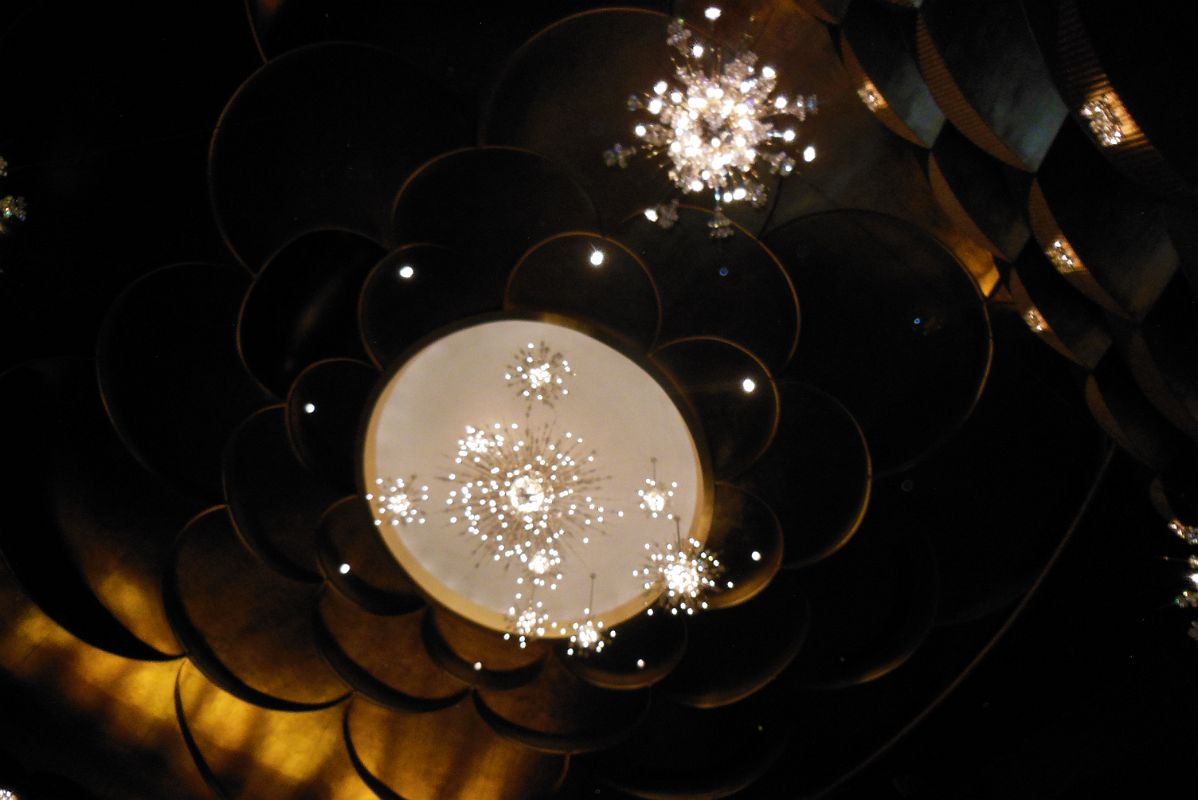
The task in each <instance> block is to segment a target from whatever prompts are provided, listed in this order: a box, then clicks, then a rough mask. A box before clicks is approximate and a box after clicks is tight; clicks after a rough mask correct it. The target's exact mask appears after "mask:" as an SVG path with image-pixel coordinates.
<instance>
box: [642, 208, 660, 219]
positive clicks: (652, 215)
mask: <svg viewBox="0 0 1198 800" xmlns="http://www.w3.org/2000/svg"><path fill="white" fill-rule="evenodd" d="M645 219H647V220H649V221H650V222H657V209H656V208H646V209H645Z"/></svg>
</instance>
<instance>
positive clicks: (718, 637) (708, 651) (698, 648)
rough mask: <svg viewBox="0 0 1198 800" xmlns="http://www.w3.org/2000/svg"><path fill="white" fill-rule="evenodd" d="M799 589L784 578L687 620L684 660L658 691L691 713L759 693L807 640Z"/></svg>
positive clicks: (794, 580) (808, 618)
mask: <svg viewBox="0 0 1198 800" xmlns="http://www.w3.org/2000/svg"><path fill="white" fill-rule="evenodd" d="M799 584H800V580H799V579H798V578H797V577H796V576H795V575H794V574H793V573H784V574H783V575H782V576H781V577H779V578H778V579H777V580H775V581H774V582H773V583H771V584H770V586H769V588H768V589H766V590H765V591H764V592H762V593H761V594H759V595H758V596H757V597H755V598H753V599H752V600H750V601H748V602H746V603H744V604H742V605H739V606H737V607H735V608H726V609H713V610H710V611H707V612H704V613H701V614H697V615H695V616H694V617H693V618H690V619H687V620H686V626H687V631H688V636H687V640H688V644H687V648H686V655H685V656H683V659H682V662H681V663H680V664H679V665H678V667H677V668H676V669H675V670H674V671H673V672H672V673H670V676H669V677H668V678H666V680H665V681H663V682H662V683H661V685H660V686H659V687H658V689H657V691H659V692H661V693H662V694H663V695H665V696H666V697H669V698H670V699H671V700H673V701H675V702H677V703H682V704H684V705H688V706H695V707H696V708H716V707H718V706H726V705H730V704H732V703H736V702H738V701H740V700H743V699H744V698H746V697H748V696H749V695H752V694H754V693H756V692H758V691H760V690H761V688H762V687H764V686H765V685H766V684H768V683H769V682H770V681H772V680H774V678H776V677H777V676H778V675H779V674H780V673H781V672H782V670H784V669H786V667H787V665H789V664H790V663H791V661H792V660H793V659H794V657H795V656H796V655H797V654H798V653H799V650H800V648H801V647H802V646H803V640H804V639H805V638H806V637H807V629H808V627H809V626H810V624H811V616H810V608H809V606H808V604H807V600H806V598H805V597H804V596H803V594H802V592H801V591H800V590H799ZM733 654H734V655H733ZM730 656H731V657H730Z"/></svg>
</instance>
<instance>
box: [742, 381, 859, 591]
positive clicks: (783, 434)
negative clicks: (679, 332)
mask: <svg viewBox="0 0 1198 800" xmlns="http://www.w3.org/2000/svg"><path fill="white" fill-rule="evenodd" d="M780 390H781V397H782V416H781V420H780V422H779V424H778V432H777V435H776V436H775V437H774V441H773V444H772V445H770V447H769V449H768V450H766V451H765V453H764V454H763V455H762V457H761V458H760V459H759V460H758V461H757V463H756V464H755V465H754V466H753V468H752V469H750V470H749V472H748V473H746V474H745V475H744V476H742V477H741V478H740V480H738V481H737V486H739V487H741V488H743V489H744V490H745V491H746V492H748V493H749V494H750V495H752V496H754V497H757V498H760V499H761V500H762V501H764V503H765V504H766V505H767V506H769V508H770V510H772V511H773V513H774V514H775V515H776V516H777V518H778V521H779V523H780V524H781V525H782V536H783V540H784V548H785V549H784V556H783V558H784V561H783V563H784V565H785V566H788V567H795V566H801V565H803V564H809V563H812V562H814V561H818V560H819V559H821V558H824V557H826V556H828V555H829V554H831V553H834V552H836V550H838V549H839V548H841V547H842V546H844V544H845V542H847V541H848V540H849V538H850V537H852V535H853V534H854V533H856V531H857V528H858V526H859V525H860V524H861V520H862V518H863V517H864V515H865V508H866V506H867V505H868V503H869V493H870V484H871V481H872V475H873V467H872V462H871V460H870V449H869V446H868V445H867V443H866V441H865V436H864V435H863V434H862V432H861V427H860V426H859V425H858V424H857V421H856V420H855V419H854V418H853V415H852V414H850V413H849V412H848V410H847V409H845V407H844V406H843V405H841V404H840V403H839V402H837V401H836V399H835V398H833V397H831V396H830V395H828V394H827V393H826V392H823V391H821V390H819V389H816V388H815V387H813V386H808V385H806V384H802V383H797V382H796V383H788V384H785V385H783V386H781V387H780Z"/></svg>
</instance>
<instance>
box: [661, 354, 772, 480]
mask: <svg viewBox="0 0 1198 800" xmlns="http://www.w3.org/2000/svg"><path fill="white" fill-rule="evenodd" d="M653 361H654V362H655V363H657V364H658V365H659V366H661V367H663V368H664V369H665V371H666V372H667V373H668V374H670V375H671V376H673V378H674V380H675V381H677V382H678V385H679V386H680V387H681V388H682V392H683V394H684V395H685V397H686V399H687V400H688V401H690V404H691V406H692V407H693V408H694V409H695V411H696V413H697V414H698V417H699V423H700V424H701V425H702V426H703V433H704V436H705V438H706V440H707V446H708V448H709V449H710V451H711V461H712V468H713V469H714V471H715V475H716V477H719V478H731V477H735V476H736V475H739V474H740V473H742V472H744V471H745V469H747V468H748V467H749V466H751V465H752V464H753V462H754V461H755V460H756V459H757V458H758V457H759V456H760V455H761V454H762V453H763V452H765V449H766V448H767V447H769V444H770V441H772V440H773V438H774V433H775V432H776V431H777V428H778V415H779V411H780V408H779V397H778V389H777V387H776V386H775V385H774V379H773V377H772V376H771V375H770V373H769V370H768V369H766V367H765V365H764V364H762V363H761V361H760V359H758V358H757V357H756V356H754V355H753V354H752V353H750V352H749V351H747V350H745V349H744V348H743V347H740V346H738V345H736V344H733V343H731V342H728V341H725V340H722V339H716V338H714V337H706V336H704V337H695V338H691V339H680V340H676V341H673V342H670V343H669V344H666V345H665V346H663V347H661V348H659V349H658V350H655V351H654V352H653Z"/></svg>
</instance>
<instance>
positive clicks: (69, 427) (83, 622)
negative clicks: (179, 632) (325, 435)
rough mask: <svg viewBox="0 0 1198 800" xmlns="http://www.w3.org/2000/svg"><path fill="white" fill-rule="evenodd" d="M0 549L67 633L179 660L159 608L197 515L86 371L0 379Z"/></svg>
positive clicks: (83, 364)
mask: <svg viewBox="0 0 1198 800" xmlns="http://www.w3.org/2000/svg"><path fill="white" fill-rule="evenodd" d="M0 419H3V420H4V421H5V422H4V443H5V444H4V449H5V453H6V456H7V458H9V459H10V462H11V463H13V464H19V465H20V468H19V469H12V470H9V474H8V476H7V477H6V479H5V480H4V484H3V487H4V488H3V498H4V499H5V500H6V502H5V508H6V509H8V511H7V513H6V517H7V520H6V522H5V524H4V525H3V526H0V550H2V551H3V558H4V559H5V560H6V561H7V562H8V564H9V566H10V567H11V568H12V570H13V571H14V572H15V573H16V574H17V576H18V578H19V579H20V581H21V585H22V586H23V587H24V589H25V591H26V592H27V593H28V594H29V596H30V597H31V598H32V599H33V600H34V601H35V602H36V603H37V604H38V605H39V606H40V607H41V608H42V609H43V610H44V611H45V613H46V614H48V615H49V616H50V617H51V618H53V619H54V620H55V621H56V622H57V623H58V624H60V625H62V626H63V627H64V628H66V629H67V630H68V631H70V632H71V633H72V634H74V635H75V636H78V637H79V638H80V639H82V640H83V641H86V642H88V643H89V644H92V645H94V646H97V647H102V648H104V649H106V650H108V651H110V652H113V653H118V654H121V655H125V656H129V657H133V658H161V657H162V655H163V654H177V653H179V652H181V648H180V646H179V643H178V641H176V639H175V636H174V633H173V632H172V631H171V628H170V625H169V623H168V622H167V619H166V614H165V610H164V607H163V601H162V579H161V576H162V571H163V568H164V567H165V565H166V564H168V563H169V562H170V552H171V543H172V542H173V541H174V538H175V533H176V532H177V531H178V529H179V528H180V527H181V526H182V525H183V524H184V523H186V522H187V520H188V519H189V518H190V516H191V515H192V514H193V513H194V511H193V510H192V509H191V507H190V502H189V501H185V500H183V499H182V498H181V497H180V496H178V495H177V494H175V493H174V492H173V491H171V489H170V488H169V487H167V486H166V485H165V484H164V483H163V482H162V481H161V480H159V479H158V478H156V477H154V476H153V475H151V474H149V473H147V472H146V470H145V468H144V467H143V466H142V465H141V464H139V463H138V462H137V461H136V460H134V459H133V458H132V457H131V456H130V455H129V453H128V452H127V451H126V450H125V448H124V446H123V445H122V443H121V441H120V439H118V438H117V436H116V434H115V432H114V431H113V430H112V426H111V425H110V424H109V421H108V418H107V417H106V416H105V415H104V409H103V406H102V405H101V404H100V396H99V392H98V391H97V388H96V373H95V363H94V362H92V360H91V359H73V358H63V359H54V360H43V361H33V362H29V363H27V364H23V365H21V366H18V367H14V368H13V369H11V370H9V371H8V372H6V373H4V374H3V376H0Z"/></svg>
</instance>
